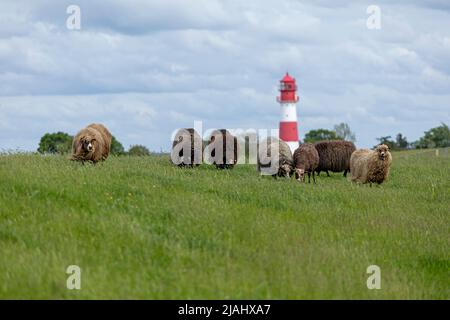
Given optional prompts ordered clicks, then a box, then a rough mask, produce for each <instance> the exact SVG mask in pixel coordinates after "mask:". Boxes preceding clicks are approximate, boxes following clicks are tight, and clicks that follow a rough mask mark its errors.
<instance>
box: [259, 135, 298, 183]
mask: <svg viewBox="0 0 450 320" xmlns="http://www.w3.org/2000/svg"><path fill="white" fill-rule="evenodd" d="M277 144H278V146H277ZM276 147H278V158H277V157H274V156H272V148H276ZM258 149H259V150H258V164H257V169H258V171H259V172H261V173H264V172H267V173H272V177H274V178H276V177H277V176H278V177H286V178H289V177H290V176H291V175H292V173H293V171H294V159H293V157H292V152H291V149H290V148H289V146H288V145H287V143H286V142H284V141H283V140H280V139H278V138H275V137H270V138H266V139H264V140H263V141H261V142H260V143H259V145H258ZM273 151H274V152H275V151H276V149H274V150H273ZM272 161H274V162H272Z"/></svg>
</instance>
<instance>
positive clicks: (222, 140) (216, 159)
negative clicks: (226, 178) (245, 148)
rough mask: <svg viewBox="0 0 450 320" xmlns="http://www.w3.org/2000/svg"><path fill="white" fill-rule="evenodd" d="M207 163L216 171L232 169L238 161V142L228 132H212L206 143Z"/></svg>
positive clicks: (223, 130) (222, 130) (224, 130)
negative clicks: (213, 166) (216, 169)
mask: <svg viewBox="0 0 450 320" xmlns="http://www.w3.org/2000/svg"><path fill="white" fill-rule="evenodd" d="M206 150H207V152H208V153H209V154H208V158H209V159H210V160H209V161H210V162H211V163H212V164H214V165H215V166H216V168H218V169H232V168H233V167H234V165H235V164H236V162H237V160H238V151H237V150H238V140H237V138H236V137H235V136H233V135H232V134H231V133H230V132H229V131H228V130H226V129H220V130H214V131H213V132H212V133H211V138H210V140H209V142H208V146H207V149H206Z"/></svg>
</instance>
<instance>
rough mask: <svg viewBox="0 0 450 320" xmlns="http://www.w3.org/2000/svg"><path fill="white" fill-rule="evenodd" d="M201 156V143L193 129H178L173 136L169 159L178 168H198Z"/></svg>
mask: <svg viewBox="0 0 450 320" xmlns="http://www.w3.org/2000/svg"><path fill="white" fill-rule="evenodd" d="M202 156H203V141H202V138H201V137H200V135H199V134H198V133H197V131H195V130H194V129H193V128H185V129H180V130H178V131H177V133H176V134H175V136H174V140H173V143H172V152H171V154H170V159H171V161H172V163H173V164H175V165H177V166H179V167H187V168H192V167H194V166H199V165H200V163H201V162H202Z"/></svg>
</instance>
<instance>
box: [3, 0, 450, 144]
mask: <svg viewBox="0 0 450 320" xmlns="http://www.w3.org/2000/svg"><path fill="white" fill-rule="evenodd" d="M70 5H78V6H79V8H80V13H81V16H80V17H81V19H80V21H81V22H80V27H81V28H80V29H79V30H77V29H75V30H74V29H70V28H68V27H67V20H68V19H69V21H72V20H71V12H69V13H67V8H68V7H69V6H70ZM369 5H376V6H378V8H379V10H380V24H379V26H380V28H379V29H373V28H368V26H367V20H368V19H370V18H371V15H372V14H373V12H372V11H371V12H369V13H368V12H367V8H368V6H369ZM286 71H288V72H289V73H290V74H291V75H292V76H294V77H295V78H296V80H297V83H298V88H299V92H298V95H299V97H300V101H299V103H298V105H297V114H298V127H299V133H300V137H301V139H303V137H304V134H305V132H307V131H309V130H311V129H317V128H326V129H332V128H333V126H334V125H335V124H338V123H341V122H345V123H348V124H349V125H350V128H351V129H352V130H353V131H354V132H355V134H356V139H357V141H356V145H357V146H358V147H372V146H373V145H375V144H376V143H377V140H376V138H377V137H381V136H387V135H391V136H395V135H396V134H397V133H399V132H401V133H402V134H403V135H405V136H406V137H407V138H408V140H409V141H414V140H417V139H418V138H419V137H421V136H422V135H423V132H424V131H426V130H428V129H430V128H432V127H435V126H438V125H440V123H441V122H444V123H447V124H450V1H446V0H431V1H415V0H410V1H399V0H398V1H388V0H382V1H381V0H380V1H376V0H372V1H351V0H316V1H308V2H307V1H298V0H278V1H274V0H272V1H267V0H246V1H241V0H223V1H219V0H164V1H163V0H160V1H152V0H149V1H143V0H127V1H119V0H110V1H92V0H90V1H88V0H86V1H85V0H78V1H77V0H70V1H65V0H53V1H52V0H35V1H23V0H0V150H23V151H34V150H36V149H37V147H38V143H39V139H40V137H41V136H42V135H43V134H45V133H46V132H57V131H64V132H68V133H70V134H72V135H73V134H76V132H77V131H78V130H79V129H81V128H83V127H85V126H86V125H88V124H90V123H93V122H100V123H103V124H105V125H106V126H107V127H108V128H109V129H110V131H111V132H112V133H113V135H115V136H116V137H117V139H118V140H119V141H121V142H122V144H123V145H124V146H125V148H128V147H129V146H130V145H134V144H142V145H145V146H147V147H149V148H150V149H151V150H152V151H167V150H169V148H170V146H171V142H170V141H171V134H172V133H173V131H174V130H176V129H178V128H183V127H193V125H194V121H202V122H203V128H204V129H209V128H229V129H237V128H241V129H250V128H252V129H273V128H277V127H278V123H279V119H280V106H279V104H278V103H277V102H276V96H277V95H278V91H277V87H278V84H279V80H280V79H281V78H282V77H283V76H284V74H285V73H286Z"/></svg>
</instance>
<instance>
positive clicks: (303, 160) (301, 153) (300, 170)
mask: <svg viewBox="0 0 450 320" xmlns="http://www.w3.org/2000/svg"><path fill="white" fill-rule="evenodd" d="M318 165H319V153H318V152H317V150H316V148H315V147H314V145H313V144H312V143H304V144H302V145H300V147H298V148H297V150H295V152H294V168H295V169H294V171H295V178H296V179H297V180H298V181H300V182H304V181H305V173H306V172H307V173H308V183H310V182H311V173H312V176H313V181H314V183H316V176H315V171H316V169H317V167H318Z"/></svg>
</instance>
